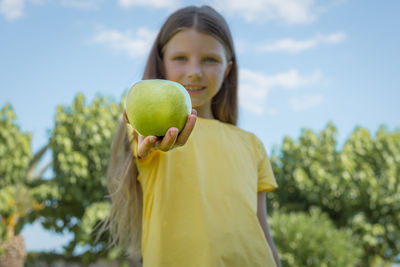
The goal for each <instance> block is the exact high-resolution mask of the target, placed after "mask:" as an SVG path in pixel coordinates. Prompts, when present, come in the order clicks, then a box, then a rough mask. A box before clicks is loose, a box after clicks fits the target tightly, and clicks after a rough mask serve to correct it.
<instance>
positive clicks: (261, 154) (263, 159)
mask: <svg viewBox="0 0 400 267" xmlns="http://www.w3.org/2000/svg"><path fill="white" fill-rule="evenodd" d="M255 146H256V151H257V152H256V153H257V160H258V182H257V191H258V192H260V191H265V192H270V191H272V190H274V189H276V188H278V184H277V183H276V180H275V176H274V173H273V172H272V167H271V163H270V162H269V159H268V156H267V152H266V151H265V148H264V145H263V144H262V143H261V141H260V140H259V139H258V138H257V137H255Z"/></svg>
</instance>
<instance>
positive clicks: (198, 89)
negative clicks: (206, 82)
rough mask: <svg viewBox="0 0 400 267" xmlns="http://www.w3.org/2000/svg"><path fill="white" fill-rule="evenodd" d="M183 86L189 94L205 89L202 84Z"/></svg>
mask: <svg viewBox="0 0 400 267" xmlns="http://www.w3.org/2000/svg"><path fill="white" fill-rule="evenodd" d="M185 88H186V90H187V91H188V92H189V93H191V94H196V93H200V92H202V91H204V90H205V89H206V88H205V87H204V86H185Z"/></svg>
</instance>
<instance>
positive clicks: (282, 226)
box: [270, 208, 362, 267]
mask: <svg viewBox="0 0 400 267" xmlns="http://www.w3.org/2000/svg"><path fill="white" fill-rule="evenodd" d="M270 226H271V235H272V236H273V239H274V242H275V245H276V247H277V250H278V253H279V257H280V259H281V262H282V266H296V267H301V266H316V267H324V266H341V267H347V266H355V265H356V264H357V263H358V261H359V259H360V257H361V255H362V249H361V247H360V245H359V242H358V241H357V240H355V239H353V238H352V235H351V232H350V231H349V230H348V229H343V230H338V229H336V228H335V226H334V224H333V223H332V221H331V220H330V219H329V217H328V216H327V215H326V214H324V213H322V212H321V211H320V210H319V209H316V208H314V209H312V210H311V212H310V213H304V212H297V213H282V212H277V211H275V212H274V213H273V216H272V217H271V219H270Z"/></svg>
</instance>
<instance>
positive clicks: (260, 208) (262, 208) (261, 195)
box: [257, 191, 281, 267]
mask: <svg viewBox="0 0 400 267" xmlns="http://www.w3.org/2000/svg"><path fill="white" fill-rule="evenodd" d="M257 198H258V200H257V217H258V220H259V221H260V225H261V227H262V229H263V230H264V234H265V238H266V239H267V242H268V244H269V246H270V248H271V251H272V254H273V255H274V259H275V263H276V266H278V267H280V266H281V262H280V260H279V257H278V252H277V250H276V247H275V244H274V241H273V240H272V237H271V234H270V231H269V226H268V220H267V207H266V197H265V192H264V191H261V192H258V195H257Z"/></svg>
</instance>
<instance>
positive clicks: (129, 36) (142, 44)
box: [92, 28, 156, 58]
mask: <svg viewBox="0 0 400 267" xmlns="http://www.w3.org/2000/svg"><path fill="white" fill-rule="evenodd" d="M155 36H156V32H152V31H150V30H148V29H146V28H139V29H137V31H136V32H135V33H132V32H129V31H128V32H119V31H116V30H102V31H101V32H99V33H98V34H96V35H95V36H94V37H93V39H92V41H93V42H94V43H98V44H104V45H106V46H108V47H110V48H111V49H112V50H114V51H117V52H122V53H126V54H127V55H128V56H129V57H131V58H139V57H143V56H147V54H148V52H149V51H150V48H151V45H152V43H153V41H154V39H155Z"/></svg>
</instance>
